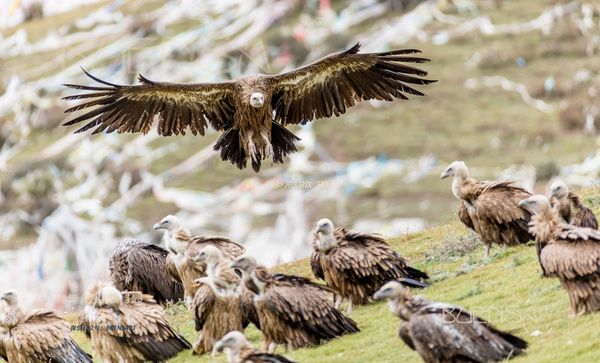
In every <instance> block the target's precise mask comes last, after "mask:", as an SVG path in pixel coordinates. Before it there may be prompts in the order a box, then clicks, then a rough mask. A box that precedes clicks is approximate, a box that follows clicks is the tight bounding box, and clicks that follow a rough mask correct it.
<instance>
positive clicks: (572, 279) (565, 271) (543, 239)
mask: <svg viewBox="0 0 600 363" xmlns="http://www.w3.org/2000/svg"><path fill="white" fill-rule="evenodd" d="M519 206H521V207H522V208H525V209H527V210H529V211H530V212H532V213H533V214H534V216H533V217H531V222H530V223H529V230H530V232H531V233H532V234H533V235H534V236H535V244H536V248H537V251H538V258H539V261H540V265H541V266H542V270H543V273H544V276H547V277H558V279H559V280H560V284H561V285H562V287H563V289H565V290H567V293H568V294H569V301H570V303H571V311H572V316H576V315H577V314H579V313H580V310H581V314H588V313H591V312H594V311H596V310H599V309H600V231H598V230H596V229H592V228H589V227H577V226H573V225H571V224H566V223H563V221H562V219H561V218H560V217H559V216H558V214H557V212H556V210H555V209H554V208H552V207H551V205H550V201H549V200H548V198H547V197H546V196H544V195H534V196H532V197H529V198H527V199H523V200H522V201H521V202H520V203H519Z"/></svg>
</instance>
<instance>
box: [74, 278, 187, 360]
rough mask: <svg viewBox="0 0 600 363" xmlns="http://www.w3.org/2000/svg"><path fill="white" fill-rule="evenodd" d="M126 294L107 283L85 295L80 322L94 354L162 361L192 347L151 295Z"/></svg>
mask: <svg viewBox="0 0 600 363" xmlns="http://www.w3.org/2000/svg"><path fill="white" fill-rule="evenodd" d="M123 294H125V296H123ZM123 294H122V293H121V292H120V291H119V290H117V289H116V288H115V287H114V286H112V285H110V284H108V283H104V282H99V283H96V284H94V285H92V286H91V287H90V288H89V289H88V291H86V293H85V294H84V300H85V307H84V309H83V311H82V312H81V314H80V315H79V324H80V326H81V328H82V329H83V330H84V331H85V335H86V337H87V338H88V339H90V340H91V341H92V351H93V353H94V356H96V357H97V358H100V359H103V360H104V361H106V362H128V363H137V362H140V363H141V362H145V361H149V360H150V361H157V362H162V361H166V360H167V359H170V358H171V357H174V356H175V355H177V354H178V353H179V352H181V351H184V350H187V349H190V348H191V347H192V346H191V345H190V343H189V342H188V341H187V340H185V338H184V337H183V336H181V335H180V334H179V333H178V332H176V331H175V330H174V329H173V328H172V327H171V326H170V325H169V321H168V320H167V316H166V314H165V312H164V310H163V308H162V307H161V306H160V305H158V304H157V303H156V302H155V301H154V300H153V299H152V297H151V296H149V295H142V294H141V293H138V292H124V293H123Z"/></svg>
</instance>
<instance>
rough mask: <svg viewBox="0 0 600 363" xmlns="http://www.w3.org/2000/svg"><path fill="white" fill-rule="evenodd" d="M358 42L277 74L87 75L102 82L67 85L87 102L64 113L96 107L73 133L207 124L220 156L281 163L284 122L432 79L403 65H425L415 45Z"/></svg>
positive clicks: (288, 146) (177, 129)
mask: <svg viewBox="0 0 600 363" xmlns="http://www.w3.org/2000/svg"><path fill="white" fill-rule="evenodd" d="M359 48H360V44H358V43H357V44H356V45H355V46H354V47H352V48H350V49H348V50H346V51H343V52H339V53H334V54H330V55H328V56H326V57H324V58H322V59H320V60H318V61H316V62H314V63H312V64H309V65H307V66H304V67H301V68H298V69H295V70H293V71H290V72H287V73H283V74H279V75H262V74H259V75H250V76H244V77H239V78H236V79H233V80H231V81H226V82H221V83H188V84H185V83H168V82H154V81H150V80H148V79H147V78H145V77H143V76H142V75H140V76H139V81H140V82H141V83H142V84H140V85H136V86H123V85H117V84H113V83H109V82H106V81H103V80H101V79H98V78H96V77H94V76H92V75H91V74H89V73H87V72H85V71H84V72H85V74H86V75H87V76H88V77H90V78H91V79H93V80H94V81H96V82H99V83H102V84H104V85H105V86H81V85H74V84H65V86H67V87H71V88H75V89H81V90H84V91H90V92H89V93H81V94H77V95H73V96H68V97H64V99H67V100H75V99H85V101H84V102H82V103H80V104H78V105H76V106H74V107H71V108H69V109H68V110H66V111H65V112H73V111H78V110H81V109H84V108H88V107H92V106H98V107H96V108H94V109H93V110H91V111H88V112H86V113H85V114H83V115H81V116H79V117H76V118H74V119H73V120H71V121H69V122H67V123H65V124H64V125H65V126H68V125H73V124H76V123H79V122H82V121H85V122H87V123H86V124H85V125H84V126H83V127H81V128H80V129H79V130H77V131H76V132H82V131H86V130H88V129H91V128H94V127H95V130H94V132H93V134H97V133H101V132H103V131H106V132H107V133H110V132H113V131H117V132H118V133H123V132H142V133H144V134H146V133H148V132H149V131H150V129H151V128H152V124H153V123H154V119H155V117H156V118H158V125H157V131H158V133H159V134H160V135H162V136H171V135H173V134H174V135H179V134H182V135H184V134H185V133H186V131H187V130H188V128H189V131H191V133H192V134H194V135H197V134H200V135H204V132H205V130H206V128H207V127H208V125H209V124H210V126H212V128H213V129H215V130H217V131H222V132H223V134H222V135H221V137H220V138H219V140H218V141H217V143H216V144H215V146H214V149H215V150H221V158H222V159H223V160H229V161H230V162H231V163H232V164H235V165H236V166H237V167H238V168H240V169H243V168H245V167H246V162H247V161H248V160H251V162H252V168H253V169H254V170H255V171H256V172H258V171H259V170H260V166H261V160H262V159H265V158H267V157H269V158H271V162H279V163H282V162H283V157H284V156H286V155H287V154H289V153H292V152H295V151H296V146H295V145H294V142H295V141H297V140H299V139H298V137H296V135H294V134H293V133H291V132H290V131H288V130H287V129H286V126H287V125H288V124H302V125H304V124H306V123H307V122H309V121H311V120H313V119H320V118H324V117H331V116H332V115H335V116H339V115H341V114H343V113H345V112H346V109H347V108H349V107H352V106H354V105H355V104H356V103H357V102H359V101H363V100H373V99H376V100H386V101H392V100H393V99H394V97H395V98H400V99H405V100H406V99H408V97H407V96H406V95H405V94H412V95H418V96H423V95H424V94H423V93H421V92H419V91H417V90H416V89H414V88H413V87H412V85H426V84H429V83H432V82H435V81H432V80H427V79H423V78H420V77H418V76H426V75H427V72H425V71H423V70H421V69H419V68H416V67H413V66H411V65H408V64H406V63H424V62H427V61H429V60H428V59H425V58H420V57H415V56H413V55H412V54H414V53H420V51H419V50H416V49H401V50H392V51H389V52H383V53H359Z"/></svg>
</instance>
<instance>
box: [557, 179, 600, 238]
mask: <svg viewBox="0 0 600 363" xmlns="http://www.w3.org/2000/svg"><path fill="white" fill-rule="evenodd" d="M550 200H551V202H552V206H553V207H554V208H556V210H557V211H558V214H559V215H560V217H561V218H562V219H563V221H564V222H565V223H568V224H572V225H574V226H577V227H590V228H593V229H598V219H596V215H595V214H594V212H592V210H591V209H590V208H588V207H586V206H585V205H584V204H583V203H582V202H581V200H580V199H579V196H578V195H577V194H575V193H573V192H570V191H569V188H568V187H567V185H566V184H565V183H564V182H563V181H561V180H557V181H555V182H554V183H552V185H551V186H550Z"/></svg>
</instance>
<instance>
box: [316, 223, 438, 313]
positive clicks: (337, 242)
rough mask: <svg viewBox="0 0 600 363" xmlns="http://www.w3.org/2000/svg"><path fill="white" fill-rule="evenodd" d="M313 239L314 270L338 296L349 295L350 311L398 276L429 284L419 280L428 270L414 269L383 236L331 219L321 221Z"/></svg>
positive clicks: (414, 285)
mask: <svg viewBox="0 0 600 363" xmlns="http://www.w3.org/2000/svg"><path fill="white" fill-rule="evenodd" d="M314 235H315V239H314V240H313V249H314V252H313V253H312V255H311V257H310V265H311V268H312V271H313V274H314V275H315V277H317V278H321V279H323V280H325V283H327V286H329V287H331V288H333V289H335V290H336V291H337V292H338V294H339V295H338V296H337V298H336V301H335V307H336V308H337V309H339V307H340V304H341V298H345V299H348V300H349V302H350V304H349V306H348V312H351V311H352V306H353V305H354V304H358V305H364V304H366V303H368V302H369V298H370V297H371V296H372V295H373V294H374V293H375V291H377V290H378V289H379V288H380V287H381V286H382V285H383V284H384V283H386V282H388V281H390V280H395V279H398V278H408V279H409V280H407V281H410V282H406V283H407V284H411V282H412V284H411V285H412V286H413V287H427V286H428V285H427V284H424V283H421V282H419V281H420V280H423V279H427V278H428V277H427V274H426V273H424V272H422V271H419V270H417V269H414V268H412V267H410V266H408V265H407V264H406V261H405V260H404V259H403V258H402V257H401V256H400V255H398V254H397V253H396V252H394V251H393V250H392V249H391V247H390V246H389V245H388V244H387V243H386V242H385V240H384V239H383V238H380V237H377V236H374V235H369V234H364V233H360V232H348V231H346V230H345V229H344V228H334V226H333V222H331V220H329V219H321V220H320V221H319V222H318V223H317V227H316V229H315V231H314Z"/></svg>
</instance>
